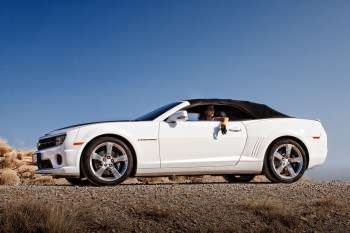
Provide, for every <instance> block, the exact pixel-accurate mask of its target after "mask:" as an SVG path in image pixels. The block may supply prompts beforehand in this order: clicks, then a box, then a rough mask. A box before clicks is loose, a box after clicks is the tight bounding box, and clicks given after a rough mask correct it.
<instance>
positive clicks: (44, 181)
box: [28, 175, 56, 185]
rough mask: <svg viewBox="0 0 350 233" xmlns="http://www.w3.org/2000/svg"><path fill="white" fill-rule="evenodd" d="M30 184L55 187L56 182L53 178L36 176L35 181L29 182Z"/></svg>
mask: <svg viewBox="0 0 350 233" xmlns="http://www.w3.org/2000/svg"><path fill="white" fill-rule="evenodd" d="M28 184H34V185H55V184H56V181H55V179H54V178H53V177H52V176H40V175H39V176H35V177H34V179H31V180H29V181H28Z"/></svg>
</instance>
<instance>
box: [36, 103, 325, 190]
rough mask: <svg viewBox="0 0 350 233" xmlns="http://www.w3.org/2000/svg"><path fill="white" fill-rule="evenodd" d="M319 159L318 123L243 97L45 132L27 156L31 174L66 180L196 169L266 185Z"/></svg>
mask: <svg viewBox="0 0 350 233" xmlns="http://www.w3.org/2000/svg"><path fill="white" fill-rule="evenodd" d="M208 107H211V108H212V109H215V112H214V114H215V116H223V115H224V116H225V117H227V118H229V121H228V123H227V124H226V127H223V123H222V122H221V120H219V118H213V119H212V120H203V117H202V115H203V114H204V112H205V111H206V109H208ZM222 118H223V117H221V119H222ZM227 118H226V119H227ZM223 128H225V130H223ZM326 156H327V135H326V132H325V130H324V128H323V127H322V125H321V123H320V122H319V121H316V120H305V119H298V118H293V117H289V116H287V115H284V114H282V113H280V112H277V111H275V110H273V109H271V108H270V107H268V106H266V105H263V104H257V103H253V102H248V101H238V100H225V99H193V100H185V101H180V102H176V103H171V104H168V105H165V106H163V107H161V108H159V109H156V110H154V111H152V112H150V113H148V114H146V115H144V116H141V117H139V118H137V119H135V120H130V121H108V122H94V123H87V124H80V125H73V126H70V127H67V128H62V129H59V130H55V131H52V132H50V133H48V134H46V135H45V136H43V137H41V138H40V139H39V142H38V151H37V152H35V153H34V155H33V160H34V162H36V163H37V165H38V168H39V169H38V171H37V172H38V173H41V174H51V175H53V176H61V177H66V178H67V180H68V181H70V182H71V183H73V184H79V183H81V182H87V181H88V182H89V183H92V184H95V185H115V184H119V183H121V182H122V181H124V180H125V179H126V178H127V177H131V176H168V175H201V174H210V175H223V176H224V177H225V179H226V180H228V181H230V182H248V181H250V180H251V179H253V178H254V176H255V175H258V174H264V175H265V176H266V177H267V178H268V179H269V180H270V181H271V182H283V183H291V182H294V181H297V180H298V179H299V178H300V177H301V176H302V175H303V173H304V172H305V170H306V169H308V168H311V167H314V166H316V165H320V164H322V163H323V162H324V161H325V159H326Z"/></svg>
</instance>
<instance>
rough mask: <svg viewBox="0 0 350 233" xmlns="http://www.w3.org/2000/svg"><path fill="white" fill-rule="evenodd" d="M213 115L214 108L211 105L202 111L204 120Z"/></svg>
mask: <svg viewBox="0 0 350 233" xmlns="http://www.w3.org/2000/svg"><path fill="white" fill-rule="evenodd" d="M214 114H215V109H214V106H213V105H209V106H207V108H206V109H205V111H204V116H205V118H207V119H211V118H213V117H214Z"/></svg>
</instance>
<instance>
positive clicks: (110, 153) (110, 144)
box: [106, 142, 113, 156]
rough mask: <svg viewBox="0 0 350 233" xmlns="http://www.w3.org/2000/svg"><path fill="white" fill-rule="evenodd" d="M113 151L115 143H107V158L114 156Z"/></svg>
mask: <svg viewBox="0 0 350 233" xmlns="http://www.w3.org/2000/svg"><path fill="white" fill-rule="evenodd" d="M112 150H113V143H111V142H107V145H106V152H107V156H111V155H112Z"/></svg>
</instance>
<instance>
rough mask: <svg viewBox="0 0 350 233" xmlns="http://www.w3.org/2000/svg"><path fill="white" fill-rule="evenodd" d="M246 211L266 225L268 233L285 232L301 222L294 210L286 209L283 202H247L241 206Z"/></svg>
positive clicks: (266, 200)
mask: <svg viewBox="0 0 350 233" xmlns="http://www.w3.org/2000/svg"><path fill="white" fill-rule="evenodd" d="M240 207H241V209H242V210H244V211H249V212H252V213H253V214H254V215H256V216H257V217H259V218H261V219H262V222H265V223H266V227H267V228H266V231H270V230H271V229H270V228H271V227H272V229H275V230H277V232H280V231H281V232H282V231H284V230H283V229H284V228H288V229H289V228H293V227H294V226H296V225H297V224H298V222H299V218H298V216H296V215H295V214H294V212H293V210H292V209H290V208H286V205H283V204H282V203H281V202H277V201H271V200H269V199H265V200H257V201H251V200H248V201H247V202H245V203H243V204H241V205H240Z"/></svg>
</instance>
